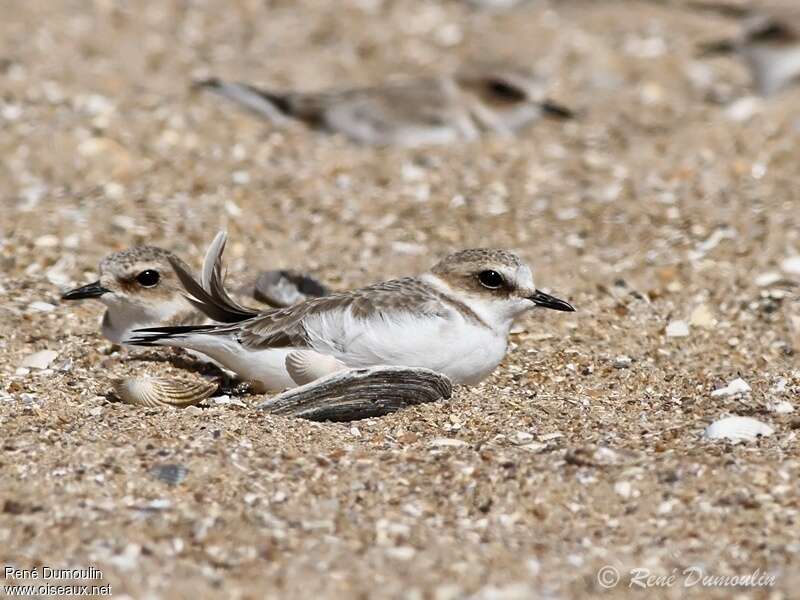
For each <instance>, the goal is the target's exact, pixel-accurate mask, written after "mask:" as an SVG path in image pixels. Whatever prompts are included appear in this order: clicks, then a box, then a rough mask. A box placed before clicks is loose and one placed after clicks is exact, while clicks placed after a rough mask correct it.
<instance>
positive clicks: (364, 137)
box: [197, 64, 572, 146]
mask: <svg viewBox="0 0 800 600" xmlns="http://www.w3.org/2000/svg"><path fill="white" fill-rule="evenodd" d="M197 85H198V86H199V87H202V88H206V89H209V90H212V91H214V92H216V93H218V94H220V95H222V96H224V97H226V98H228V99H230V100H233V101H234V102H236V103H238V104H239V105H241V106H243V107H246V108H248V109H250V110H251V111H253V112H255V113H257V114H259V115H261V116H263V117H266V118H267V119H269V120H270V121H272V122H273V123H275V124H277V125H282V124H284V123H286V122H287V121H288V120H291V119H295V120H299V121H302V122H304V123H306V124H307V125H308V126H310V127H312V128H316V129H322V130H327V131H329V132H334V133H341V134H343V135H345V136H347V137H348V138H350V139H352V140H354V141H356V142H360V143H365V144H378V145H400V146H420V145H426V144H446V143H452V142H455V141H459V140H472V139H475V138H477V137H478V136H479V135H481V134H482V133H485V132H494V133H498V134H506V135H510V134H513V133H514V132H517V131H519V130H520V129H522V128H523V127H525V126H527V125H529V124H530V123H532V122H533V121H535V120H537V119H538V118H539V117H541V116H543V115H545V116H552V117H556V118H562V119H563V118H569V117H571V116H572V112H571V111H570V110H569V109H567V108H565V107H563V106H560V105H558V104H556V103H554V102H551V101H549V100H547V99H546V98H544V94H543V91H544V90H543V86H542V84H541V82H540V81H538V80H537V79H536V78H535V77H534V76H533V75H532V74H531V73H530V72H529V71H527V70H525V69H522V68H520V67H517V66H515V65H509V64H492V65H473V66H469V67H466V68H464V69H462V70H461V71H459V72H457V73H455V74H453V75H447V76H441V77H431V78H426V79H415V80H408V81H405V82H394V83H387V84H385V85H379V86H375V87H365V88H351V89H341V90H333V91H322V92H316V93H314V92H309V93H301V92H277V91H272V90H266V89H260V88H257V87H254V86H252V85H248V84H244V83H229V82H224V81H221V80H219V79H208V80H205V81H201V82H198V83H197Z"/></svg>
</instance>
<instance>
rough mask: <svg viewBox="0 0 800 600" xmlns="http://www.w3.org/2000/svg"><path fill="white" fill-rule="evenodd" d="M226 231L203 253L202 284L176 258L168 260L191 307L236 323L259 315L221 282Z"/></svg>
mask: <svg viewBox="0 0 800 600" xmlns="http://www.w3.org/2000/svg"><path fill="white" fill-rule="evenodd" d="M226 241H227V234H226V233H225V232H224V231H220V232H219V233H218V234H217V236H216V237H215V238H214V241H213V242H211V246H209V249H208V251H207V252H206V257H205V261H204V264H203V272H202V275H201V280H202V283H198V281H197V280H196V279H195V278H194V277H193V276H192V274H191V273H189V272H188V271H187V270H186V268H185V267H184V266H183V265H181V264H179V263H178V261H176V260H173V259H170V263H171V264H172V268H173V269H174V270H175V273H176V274H177V276H178V279H180V282H181V284H182V285H183V287H184V289H185V290H186V292H187V296H186V299H187V300H188V301H189V303H191V305H192V306H194V307H195V308H197V309H198V310H199V311H200V312H202V313H203V314H204V315H206V316H207V317H208V318H209V319H212V320H214V321H217V322H219V323H238V322H239V321H244V320H245V319H250V318H252V317H255V316H256V315H257V314H258V311H257V310H255V309H253V308H248V307H246V306H242V305H241V304H239V303H238V302H236V301H235V300H234V299H233V298H231V296H230V295H229V294H228V292H227V291H226V290H225V287H224V285H223V275H222V253H223V252H224V251H225V242H226Z"/></svg>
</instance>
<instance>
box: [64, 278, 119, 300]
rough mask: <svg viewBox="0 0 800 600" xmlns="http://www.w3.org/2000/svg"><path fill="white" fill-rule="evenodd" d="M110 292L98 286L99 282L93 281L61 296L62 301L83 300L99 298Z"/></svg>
mask: <svg viewBox="0 0 800 600" xmlns="http://www.w3.org/2000/svg"><path fill="white" fill-rule="evenodd" d="M110 291H111V290H109V289H107V288H104V287H103V286H102V285H100V282H99V281H95V282H93V283H87V284H86V285H84V286H81V287H79V288H75V289H74V290H70V291H68V292H65V293H64V294H63V295H62V296H61V299H62V300H83V299H85V298H99V297H100V296H102V295H103V294H105V293H106V292H110Z"/></svg>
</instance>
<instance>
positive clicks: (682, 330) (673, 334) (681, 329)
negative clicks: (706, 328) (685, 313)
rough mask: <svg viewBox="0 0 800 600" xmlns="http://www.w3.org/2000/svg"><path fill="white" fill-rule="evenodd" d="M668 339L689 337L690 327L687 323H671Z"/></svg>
mask: <svg viewBox="0 0 800 600" xmlns="http://www.w3.org/2000/svg"><path fill="white" fill-rule="evenodd" d="M666 333H667V337H669V338H677V337H687V336H688V335H689V325H688V323H686V321H670V322H669V323H668V324H667V329H666Z"/></svg>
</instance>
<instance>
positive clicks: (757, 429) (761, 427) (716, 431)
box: [703, 417, 775, 442]
mask: <svg viewBox="0 0 800 600" xmlns="http://www.w3.org/2000/svg"><path fill="white" fill-rule="evenodd" d="M773 433H775V430H774V429H773V428H772V427H770V426H769V425H767V424H766V423H762V422H761V421H758V420H756V419H752V418H750V417H725V418H723V419H718V420H716V421H714V422H713V423H711V425H709V426H708V427H706V430H705V432H704V433H703V436H704V437H706V438H708V439H710V440H729V441H731V442H752V441H754V440H755V439H757V438H758V437H759V436H763V437H767V436H769V435H772V434H773Z"/></svg>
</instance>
